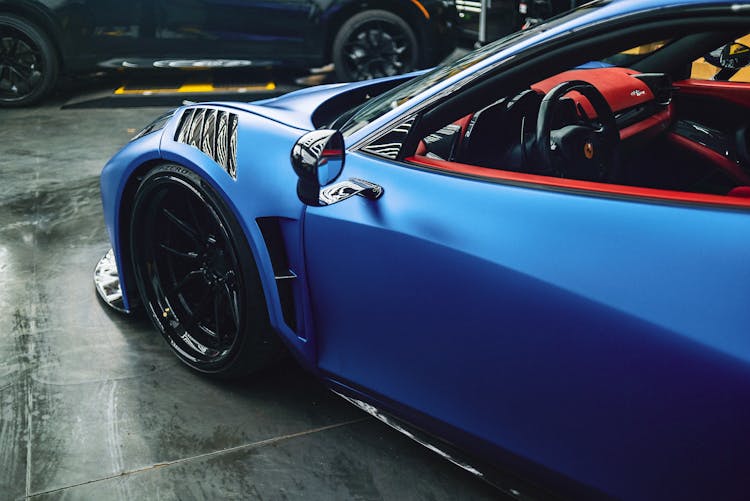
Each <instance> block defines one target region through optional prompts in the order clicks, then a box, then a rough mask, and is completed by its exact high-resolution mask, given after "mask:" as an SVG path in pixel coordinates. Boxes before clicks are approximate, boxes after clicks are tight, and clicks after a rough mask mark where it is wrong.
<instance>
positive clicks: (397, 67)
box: [333, 10, 419, 81]
mask: <svg viewBox="0 0 750 501" xmlns="http://www.w3.org/2000/svg"><path fill="white" fill-rule="evenodd" d="M418 56H419V54H418V44H417V38H416V36H415V34H414V31H413V30H412V29H411V27H410V26H409V25H408V24H407V23H406V21H404V20H403V19H402V18H400V17H399V16H397V15H395V14H393V13H391V12H388V11H384V10H367V11H364V12H360V13H359V14H356V15H354V16H352V17H351V18H350V19H349V20H348V21H347V22H345V23H344V24H343V25H342V26H341V28H340V29H339V31H338V33H337V34H336V38H335V40H334V42H333V62H334V65H335V67H336V76H337V77H338V79H339V80H341V81H355V80H368V79H371V78H379V77H387V76H392V75H400V74H402V73H408V72H409V71H412V70H414V69H416V67H417V62H418V60H419V57H418Z"/></svg>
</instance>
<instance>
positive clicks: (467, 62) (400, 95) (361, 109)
mask: <svg viewBox="0 0 750 501" xmlns="http://www.w3.org/2000/svg"><path fill="white" fill-rule="evenodd" d="M609 1H610V0H598V1H594V2H591V3H588V4H586V5H583V6H581V7H578V8H577V9H575V10H572V11H570V12H568V13H565V14H562V15H559V16H556V17H554V18H552V19H550V20H549V21H547V22H546V23H542V24H540V25H538V26H535V27H534V28H532V29H529V30H524V31H517V32H515V33H511V34H510V35H508V36H505V37H503V38H501V39H499V40H497V41H495V42H492V43H490V44H488V45H485V46H484V47H482V48H480V49H477V50H475V51H473V52H469V53H468V54H466V55H465V56H463V57H462V58H460V59H458V60H456V61H454V62H452V63H449V64H446V65H444V66H438V67H437V68H435V69H434V70H432V71H430V72H428V73H425V74H424V75H422V76H419V77H415V78H414V79H412V80H409V81H408V82H406V83H403V84H401V85H399V86H398V87H395V88H394V89H392V90H390V91H388V92H386V93H384V94H381V95H380V96H378V97H376V98H373V99H371V100H369V101H367V102H365V103H364V104H362V105H360V106H358V107H355V108H354V109H352V110H349V111H348V112H346V113H344V114H343V115H341V116H340V117H339V118H337V119H336V120H335V121H334V122H333V123H332V124H331V128H332V129H339V130H341V132H342V133H343V134H344V136H349V135H351V134H354V133H355V132H357V131H358V130H360V129H361V128H362V127H365V126H366V125H368V124H369V123H371V122H372V121H373V120H376V119H378V118H380V117H381V116H383V115H385V114H386V113H388V112H389V111H391V110H393V109H395V108H397V107H399V106H401V105H402V104H404V103H405V102H407V101H409V100H410V99H412V98H414V97H415V96H417V95H418V94H420V93H422V92H423V91H425V90H427V89H428V88H430V87H432V86H433V85H435V84H437V83H438V82H440V81H442V80H445V79H446V78H450V77H452V76H453V75H456V74H457V73H460V72H462V71H464V70H466V69H467V68H470V67H472V66H474V65H475V64H477V63H480V62H481V61H484V60H485V59H487V58H488V57H490V56H492V55H494V54H496V53H497V52H499V51H500V50H502V49H505V48H506V47H508V46H510V45H513V44H514V43H517V42H519V41H521V40H524V39H527V38H531V37H532V36H535V35H538V34H539V33H541V32H544V31H547V30H549V29H550V28H553V27H555V26H557V25H559V24H562V23H564V22H567V21H569V20H571V19H573V18H576V17H579V16H581V15H583V14H587V13H589V12H590V11H591V9H594V8H598V7H601V6H602V5H604V4H606V3H609Z"/></svg>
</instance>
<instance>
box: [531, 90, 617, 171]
mask: <svg viewBox="0 0 750 501" xmlns="http://www.w3.org/2000/svg"><path fill="white" fill-rule="evenodd" d="M572 91H576V92H578V93H580V94H581V95H583V96H584V97H585V98H586V99H588V101H589V103H591V106H593V108H594V111H595V112H596V117H595V118H589V117H586V116H585V113H580V112H579V113H578V114H579V115H583V116H581V117H580V118H579V119H578V120H577V121H576V122H575V123H572V124H569V125H564V126H563V127H560V128H557V129H553V128H552V127H553V123H554V121H555V117H556V115H559V113H557V110H558V109H559V107H560V102H561V99H562V98H563V97H564V96H565V95H567V94H568V93H570V92H572ZM619 142H620V132H619V129H618V128H617V122H616V121H615V115H614V113H613V112H612V108H610V106H609V104H608V103H607V100H606V99H605V98H604V96H602V94H601V92H599V91H598V90H597V88H596V87H594V86H593V85H591V84H590V83H588V82H584V81H582V80H571V81H569V82H563V83H561V84H559V85H557V86H556V87H554V88H553V89H552V90H550V91H549V92H548V93H547V95H546V96H544V99H543V100H542V104H541V106H540V107H539V117H538V118H537V128H536V151H537V156H538V158H539V161H540V165H539V168H538V172H537V173H538V174H542V175H548V176H557V177H565V178H572V179H583V180H587V181H607V180H609V179H610V178H611V176H612V173H613V170H614V161H615V153H616V150H617V145H618V143H619Z"/></svg>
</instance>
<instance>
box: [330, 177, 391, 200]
mask: <svg viewBox="0 0 750 501" xmlns="http://www.w3.org/2000/svg"><path fill="white" fill-rule="evenodd" d="M354 195H358V196H360V197H364V198H367V199H368V200H377V199H378V198H380V197H381V196H382V195H383V187H382V186H380V185H377V184H375V183H371V182H370V181H365V180H364V179H359V178H356V177H353V178H351V179H349V180H348V181H341V182H339V183H335V184H332V185H330V186H326V187H325V188H323V189H322V190H320V201H321V203H322V204H323V205H331V204H335V203H338V202H341V201H343V200H346V199H347V198H351V197H353V196H354Z"/></svg>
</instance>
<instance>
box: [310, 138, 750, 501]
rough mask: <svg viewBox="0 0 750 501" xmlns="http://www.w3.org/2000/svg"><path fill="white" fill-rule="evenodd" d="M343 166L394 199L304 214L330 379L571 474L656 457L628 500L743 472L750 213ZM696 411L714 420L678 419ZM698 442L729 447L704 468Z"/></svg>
mask: <svg viewBox="0 0 750 501" xmlns="http://www.w3.org/2000/svg"><path fill="white" fill-rule="evenodd" d="M370 151H371V152H375V151H378V148H370ZM381 151H382V150H381ZM346 162H347V165H346V168H345V170H344V176H346V177H351V178H361V179H365V180H367V181H370V182H373V183H376V184H378V185H380V186H382V188H383V190H384V193H383V195H382V197H381V198H379V199H377V200H369V199H366V198H363V197H357V196H354V197H352V198H349V199H347V200H344V201H342V202H339V203H336V204H333V205H329V206H325V207H309V208H308V209H307V212H306V216H305V227H304V239H305V240H304V241H305V243H304V246H305V253H306V263H307V279H308V282H309V287H310V293H311V298H312V308H313V315H314V321H315V328H316V332H317V339H318V365H319V367H320V368H321V369H322V371H323V372H324V373H325V374H327V375H328V376H329V377H330V378H331V379H332V380H334V381H336V382H337V383H339V384H341V385H345V386H346V387H349V388H351V389H352V390H354V391H357V392H359V393H360V394H363V395H366V396H367V398H366V399H368V400H370V401H373V402H379V403H380V404H381V405H382V406H384V407H385V408H386V409H389V410H391V411H394V410H397V411H398V412H400V413H402V414H404V413H405V414H406V415H408V416H411V417H412V418H413V419H418V420H420V421H419V425H420V426H423V427H427V428H430V429H433V430H434V427H435V426H436V425H435V423H439V425H437V426H440V427H444V428H442V429H443V430H452V431H451V432H450V433H453V432H455V434H454V435H452V436H453V437H454V438H455V437H464V438H465V437H471V438H472V439H479V440H480V442H482V443H489V444H492V447H495V448H496V449H495V450H496V451H500V450H502V451H506V452H507V451H509V452H510V453H511V454H513V455H517V456H521V457H524V458H527V459H531V460H532V461H534V462H535V463H537V464H541V465H543V466H545V467H548V468H551V469H553V470H555V471H558V472H560V473H562V474H564V475H566V476H568V477H570V478H573V479H584V478H600V479H608V478H610V477H611V472H613V471H618V470H619V471H623V469H625V471H633V468H637V465H638V464H639V460H640V459H639V458H641V457H643V456H644V455H646V456H648V457H649V458H650V461H649V463H650V464H653V465H662V467H657V468H654V469H653V470H650V471H639V473H638V475H636V476H637V477H638V478H637V479H636V478H633V479H632V481H631V483H630V484H628V485H622V486H619V488H621V489H622V490H620V491H619V492H630V493H631V495H632V497H635V498H638V497H639V494H642V491H639V489H641V488H643V486H647V485H658V484H659V481H660V479H666V478H671V479H673V480H677V481H678V482H677V484H679V483H680V482H679V480H680V479H682V478H687V476H689V475H697V474H700V475H702V476H703V477H704V478H706V477H708V478H716V479H717V481H718V479H721V478H723V476H724V475H727V471H729V470H736V469H738V468H741V464H742V463H741V462H733V461H734V460H735V459H736V454H739V451H740V450H742V449H743V448H744V449H745V450H746V449H747V447H748V446H749V445H750V440H749V439H748V437H747V436H744V437H737V436H735V435H734V434H733V433H732V432H731V430H732V429H739V428H741V427H742V426H743V425H742V424H741V423H740V421H739V420H741V419H744V418H742V417H740V416H743V415H744V416H746V415H748V412H750V399H748V398H747V397H748V387H747V381H748V376H749V374H748V368H747V365H746V364H747V361H748V360H750V336H748V335H747V334H748V325H750V309H748V307H747V302H748V300H749V299H750V261H748V257H747V256H748V249H750V213H748V211H747V207H744V208H741V209H738V208H736V207H729V206H726V207H723V206H721V205H716V204H711V203H703V202H700V201H696V202H695V203H693V202H690V201H680V202H670V201H668V200H665V199H662V200H655V199H650V198H647V197H646V198H644V197H642V196H640V195H639V194H638V190H633V191H632V192H630V193H628V192H622V193H597V192H595V191H589V190H588V188H587V187H586V186H583V187H580V186H579V187H577V188H576V187H575V186H574V185H570V184H568V185H564V186H563V185H560V186H555V185H544V184H535V183H529V182H525V181H523V182H520V181H518V179H516V180H514V179H513V177H512V176H511V177H509V178H507V179H492V178H484V177H482V176H480V175H476V174H475V173H472V172H471V171H470V170H464V171H460V170H459V169H456V170H454V171H451V170H445V169H442V170H439V169H435V168H431V167H429V163H425V164H421V165H418V164H416V163H415V162H408V161H403V162H397V161H395V160H390V159H386V158H382V157H381V156H378V155H377V154H373V153H368V152H365V151H362V150H359V151H349V152H348V154H347V158H346ZM485 170H486V169H485ZM563 184H564V183H563ZM698 198H700V197H698ZM704 198H705V197H704ZM705 201H715V200H713V199H711V197H708V198H705V200H704V202H705ZM696 415H700V416H701V420H702V421H703V422H704V423H706V428H701V429H695V428H694V427H693V426H692V424H693V423H694V421H693V420H684V419H681V416H696ZM443 432H444V433H446V432H445V431H443ZM456 440H458V438H456ZM740 442H741V444H740ZM676 451H681V454H676ZM485 452H486V451H485ZM498 454H501V453H498ZM696 454H700V455H703V457H709V456H710V457H715V458H716V461H715V462H714V463H713V464H712V465H711V466H709V467H708V468H705V463H702V464H703V467H702V470H701V471H700V472H697V471H694V467H695V466H694V465H695V463H694V462H692V461H691V459H690V458H691V457H695V455H696ZM712 455H713V456H712ZM675 457H677V458H678V459H677V460H675ZM603 458H606V460H603ZM680 458H681V459H680ZM620 477H622V476H620ZM737 478H742V477H741V475H740V476H739V477H737ZM665 484H670V482H665ZM670 485H675V484H670ZM594 487H597V486H594ZM609 487H611V485H610V486H609ZM672 494H675V493H672ZM675 495H676V494H675Z"/></svg>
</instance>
